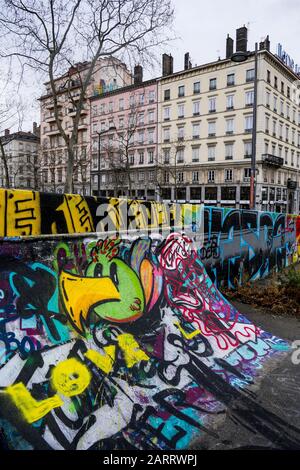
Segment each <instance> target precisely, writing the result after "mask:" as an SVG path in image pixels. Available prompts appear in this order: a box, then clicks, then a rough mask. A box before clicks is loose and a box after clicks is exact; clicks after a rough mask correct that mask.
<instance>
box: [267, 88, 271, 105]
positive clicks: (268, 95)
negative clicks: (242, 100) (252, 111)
mask: <svg viewBox="0 0 300 470" xmlns="http://www.w3.org/2000/svg"><path fill="white" fill-rule="evenodd" d="M270 98H271V93H270V92H269V91H267V93H266V106H267V108H269V107H270Z"/></svg>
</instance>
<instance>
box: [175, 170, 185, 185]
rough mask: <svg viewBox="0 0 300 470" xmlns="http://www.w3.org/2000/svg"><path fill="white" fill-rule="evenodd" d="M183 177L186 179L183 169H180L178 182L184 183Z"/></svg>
mask: <svg viewBox="0 0 300 470" xmlns="http://www.w3.org/2000/svg"><path fill="white" fill-rule="evenodd" d="M183 179H184V175H183V171H180V172H179V173H177V181H178V183H183Z"/></svg>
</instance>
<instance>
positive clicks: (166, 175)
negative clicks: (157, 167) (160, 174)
mask: <svg viewBox="0 0 300 470" xmlns="http://www.w3.org/2000/svg"><path fill="white" fill-rule="evenodd" d="M169 181H170V173H167V172H166V171H165V173H164V182H165V183H169Z"/></svg>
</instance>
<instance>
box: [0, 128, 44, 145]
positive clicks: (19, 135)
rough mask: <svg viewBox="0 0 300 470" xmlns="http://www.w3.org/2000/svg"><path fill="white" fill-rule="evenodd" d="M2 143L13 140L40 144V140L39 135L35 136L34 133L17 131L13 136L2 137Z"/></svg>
mask: <svg viewBox="0 0 300 470" xmlns="http://www.w3.org/2000/svg"><path fill="white" fill-rule="evenodd" d="M0 139H1V141H2V142H7V141H9V142H11V141H12V140H20V141H27V142H28V141H31V142H37V143H38V142H39V141H40V138H39V136H38V135H35V134H33V133H32V132H30V131H29V132H24V131H17V132H13V133H12V134H10V133H9V134H7V135H2V136H1V137H0Z"/></svg>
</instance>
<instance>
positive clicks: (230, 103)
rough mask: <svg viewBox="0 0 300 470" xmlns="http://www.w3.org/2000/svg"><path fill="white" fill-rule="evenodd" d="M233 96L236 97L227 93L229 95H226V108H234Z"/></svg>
mask: <svg viewBox="0 0 300 470" xmlns="http://www.w3.org/2000/svg"><path fill="white" fill-rule="evenodd" d="M233 98H234V95H227V97H226V109H228V110H229V109H233V108H234V104H233Z"/></svg>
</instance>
